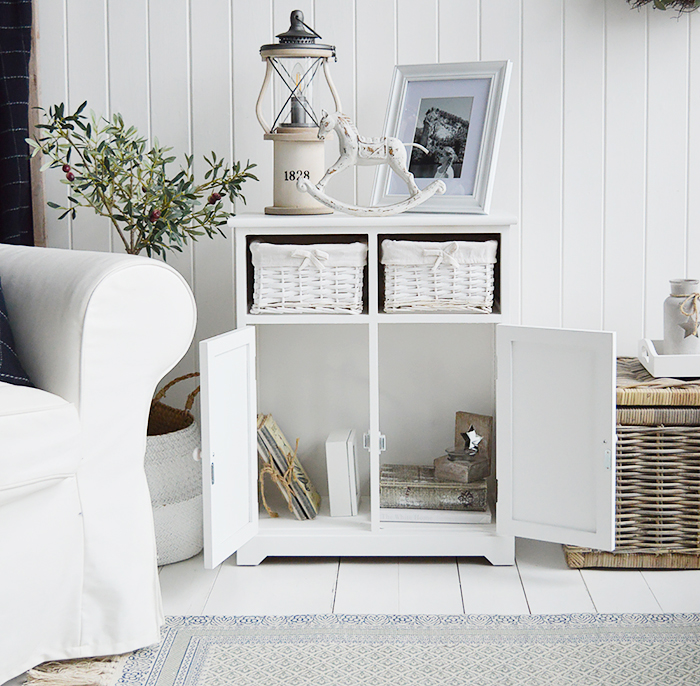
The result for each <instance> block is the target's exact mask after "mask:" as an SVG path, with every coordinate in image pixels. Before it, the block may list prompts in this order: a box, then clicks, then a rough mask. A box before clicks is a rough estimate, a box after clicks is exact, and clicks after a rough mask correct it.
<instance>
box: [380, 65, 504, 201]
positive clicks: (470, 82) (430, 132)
mask: <svg viewBox="0 0 700 686" xmlns="http://www.w3.org/2000/svg"><path fill="white" fill-rule="evenodd" d="M511 68H512V63H511V62H510V61H507V60H505V61H500V62H460V63H452V64H423V65H398V66H396V67H395V68H394V76H393V80H392V85H391V92H390V97H389V104H388V107H387V115H386V121H385V123H384V135H385V136H394V137H396V138H399V139H400V140H401V141H402V142H403V143H404V144H406V145H407V146H409V145H410V144H413V143H418V142H421V143H422V144H423V145H424V147H425V148H427V149H428V150H429V153H428V154H427V155H426V154H425V153H424V152H422V151H421V150H419V149H418V148H416V147H413V146H411V147H408V148H407V151H406V152H407V155H408V161H409V171H411V172H412V173H413V174H414V177H415V179H416V183H417V185H418V187H419V188H421V189H422V188H424V187H426V186H427V185H428V184H430V183H431V182H432V181H434V180H435V179H437V178H442V179H443V181H445V184H446V186H447V191H446V192H445V193H444V194H443V195H434V196H433V197H432V198H429V199H428V200H426V201H425V202H424V203H422V204H421V205H419V206H417V207H416V208H415V211H417V212H457V213H470V214H488V212H489V208H490V204H491V195H492V192H493V181H494V176H495V171H496V159H497V157H498V146H499V142H500V137H501V130H502V128H503V118H504V113H505V103H506V98H507V94H508V85H509V82H510V73H511ZM465 124H466V126H465ZM408 195H409V193H408V188H407V187H406V184H405V183H404V182H403V181H402V180H401V179H399V177H398V176H396V175H395V174H394V172H392V171H391V169H390V168H389V166H388V165H385V164H383V165H380V166H379V167H378V169H377V172H376V175H375V179H374V187H373V190H372V205H373V206H383V205H391V204H394V203H396V202H400V201H402V200H404V199H406V198H408Z"/></svg>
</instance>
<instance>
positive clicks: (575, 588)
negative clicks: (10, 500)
mask: <svg viewBox="0 0 700 686" xmlns="http://www.w3.org/2000/svg"><path fill="white" fill-rule="evenodd" d="M515 560H516V564H517V566H518V570H519V572H520V578H521V579H522V582H523V588H524V589H525V597H526V598H527V602H528V605H529V607H530V613H531V614H533V615H554V614H570V613H575V612H595V605H594V604H593V601H592V600H591V597H590V595H589V593H588V589H587V588H586V584H585V583H583V578H582V576H581V574H580V572H579V571H578V570H575V569H570V568H569V567H568V565H567V564H566V560H565V558H564V551H563V550H562V547H561V546H560V545H557V544H554V543H541V542H540V541H529V540H527V539H517V540H516V543H515Z"/></svg>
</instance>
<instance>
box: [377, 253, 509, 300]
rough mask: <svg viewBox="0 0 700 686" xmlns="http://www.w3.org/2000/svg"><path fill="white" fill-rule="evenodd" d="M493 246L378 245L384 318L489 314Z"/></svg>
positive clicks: (491, 297) (492, 281) (492, 286)
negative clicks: (410, 314)
mask: <svg viewBox="0 0 700 686" xmlns="http://www.w3.org/2000/svg"><path fill="white" fill-rule="evenodd" d="M497 248H498V242H497V241H449V242H425V241H392V240H384V241H382V259H381V261H382V264H383V265H384V311H385V312H486V313H490V312H491V311H492V309H493V289H494V278H493V272H494V264H495V263H496V251H497Z"/></svg>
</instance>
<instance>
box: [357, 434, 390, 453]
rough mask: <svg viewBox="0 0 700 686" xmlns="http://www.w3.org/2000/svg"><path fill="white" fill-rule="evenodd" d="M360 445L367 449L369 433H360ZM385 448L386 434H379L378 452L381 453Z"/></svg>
mask: <svg viewBox="0 0 700 686" xmlns="http://www.w3.org/2000/svg"><path fill="white" fill-rule="evenodd" d="M362 447H363V448H364V449H365V450H369V434H368V433H366V434H362ZM385 450H386V436H385V435H384V434H379V452H380V453H383V452H384V451H385Z"/></svg>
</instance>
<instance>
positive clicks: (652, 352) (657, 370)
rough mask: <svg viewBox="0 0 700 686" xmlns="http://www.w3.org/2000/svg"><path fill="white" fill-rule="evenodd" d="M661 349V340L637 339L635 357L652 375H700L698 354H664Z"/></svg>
mask: <svg viewBox="0 0 700 686" xmlns="http://www.w3.org/2000/svg"><path fill="white" fill-rule="evenodd" d="M663 350H664V342H663V341H652V340H651V339H649V338H643V339H641V340H640V341H639V345H638V347H637V357H638V358H639V361H640V362H641V363H642V364H643V365H644V368H645V369H646V370H647V371H648V372H649V374H651V375H652V376H653V377H655V378H658V377H666V376H670V377H681V378H688V377H700V355H664V354H663Z"/></svg>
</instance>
